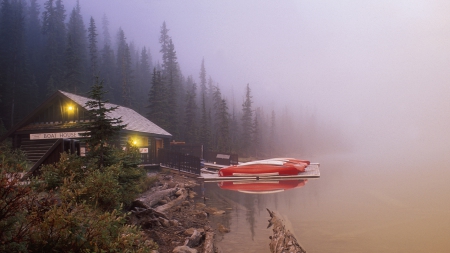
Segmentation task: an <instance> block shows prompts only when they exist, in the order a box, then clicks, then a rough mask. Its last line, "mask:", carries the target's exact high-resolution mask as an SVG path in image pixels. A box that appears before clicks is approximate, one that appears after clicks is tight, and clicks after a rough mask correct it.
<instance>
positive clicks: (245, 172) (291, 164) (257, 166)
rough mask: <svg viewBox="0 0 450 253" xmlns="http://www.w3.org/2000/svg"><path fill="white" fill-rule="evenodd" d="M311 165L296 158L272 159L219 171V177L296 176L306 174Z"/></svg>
mask: <svg viewBox="0 0 450 253" xmlns="http://www.w3.org/2000/svg"><path fill="white" fill-rule="evenodd" d="M309 164H310V163H309V161H306V160H298V159H294V158H272V159H267V160H258V161H253V162H248V163H241V164H239V165H233V166H230V167H226V168H222V169H220V170H219V176H220V177H247V176H258V177H264V176H294V175H297V174H298V173H299V172H304V171H305V168H306V167H307V166H308V165H309Z"/></svg>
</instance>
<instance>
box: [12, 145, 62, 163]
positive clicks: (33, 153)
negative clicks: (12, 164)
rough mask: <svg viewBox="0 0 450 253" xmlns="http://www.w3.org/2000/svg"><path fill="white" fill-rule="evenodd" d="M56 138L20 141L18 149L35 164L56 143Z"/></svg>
mask: <svg viewBox="0 0 450 253" xmlns="http://www.w3.org/2000/svg"><path fill="white" fill-rule="evenodd" d="M56 141H57V140H39V141H31V140H24V141H22V143H21V146H20V149H21V150H22V151H23V152H24V153H25V155H26V156H27V160H28V161H29V162H31V163H33V164H35V163H36V162H37V161H39V159H41V157H42V156H44V155H45V153H47V151H48V150H49V149H50V148H51V147H52V146H53V144H55V143H56Z"/></svg>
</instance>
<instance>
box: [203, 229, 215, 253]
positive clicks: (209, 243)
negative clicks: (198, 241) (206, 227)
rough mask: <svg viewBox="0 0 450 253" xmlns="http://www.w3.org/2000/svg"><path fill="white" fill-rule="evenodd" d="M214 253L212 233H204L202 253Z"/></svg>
mask: <svg viewBox="0 0 450 253" xmlns="http://www.w3.org/2000/svg"><path fill="white" fill-rule="evenodd" d="M213 252H214V232H206V235H205V242H204V243H203V251H202V253H213Z"/></svg>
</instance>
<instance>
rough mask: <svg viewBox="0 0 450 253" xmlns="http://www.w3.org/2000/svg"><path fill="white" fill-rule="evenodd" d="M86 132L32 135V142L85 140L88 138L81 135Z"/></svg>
mask: <svg viewBox="0 0 450 253" xmlns="http://www.w3.org/2000/svg"><path fill="white" fill-rule="evenodd" d="M82 133H85V132H61V133H42V134H30V140H47V139H63V138H68V139H73V138H85V137H88V136H81V135H80V134H82Z"/></svg>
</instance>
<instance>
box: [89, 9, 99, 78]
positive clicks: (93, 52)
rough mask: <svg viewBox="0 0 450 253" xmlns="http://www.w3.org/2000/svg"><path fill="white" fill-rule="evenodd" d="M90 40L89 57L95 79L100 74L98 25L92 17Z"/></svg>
mask: <svg viewBox="0 0 450 253" xmlns="http://www.w3.org/2000/svg"><path fill="white" fill-rule="evenodd" d="M88 32H89V33H88V40H89V58H90V70H91V71H90V73H91V77H92V79H93V80H94V78H95V76H97V75H98V73H97V72H98V50H97V35H98V34H97V27H96V26H95V20H94V18H93V17H91V19H90V21H89V29H88Z"/></svg>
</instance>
